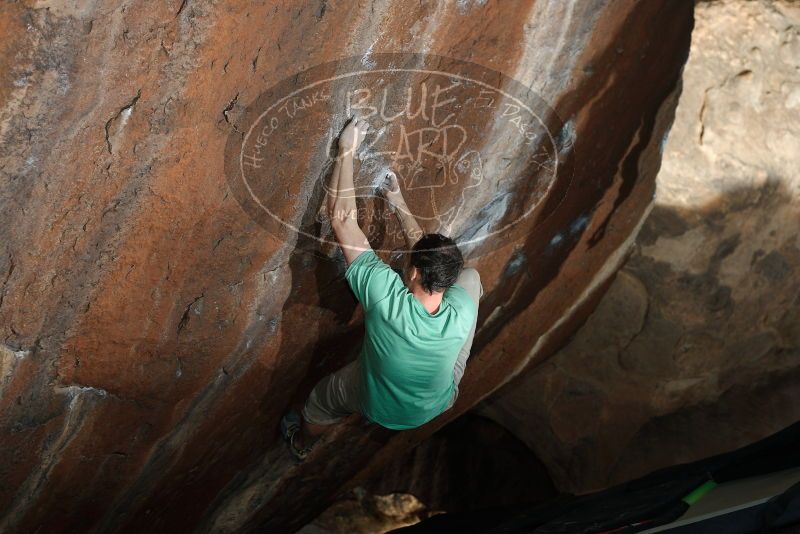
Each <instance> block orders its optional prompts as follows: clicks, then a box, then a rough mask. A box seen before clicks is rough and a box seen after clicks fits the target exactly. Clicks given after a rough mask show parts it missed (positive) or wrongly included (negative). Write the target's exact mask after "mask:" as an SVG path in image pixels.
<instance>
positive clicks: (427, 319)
mask: <svg viewBox="0 0 800 534" xmlns="http://www.w3.org/2000/svg"><path fill="white" fill-rule="evenodd" d="M345 278H346V279H347V281H348V282H349V284H350V287H351V288H352V289H353V291H354V292H355V294H356V297H357V298H358V300H359V301H360V302H361V303H362V305H363V306H364V314H365V323H366V335H365V337H364V344H363V346H362V349H361V353H360V356H359V358H360V359H361V391H360V395H359V397H360V401H361V410H362V413H363V414H364V415H365V416H366V417H367V418H368V419H370V420H372V421H374V422H376V423H379V424H381V425H382V426H385V427H387V428H392V429H397V430H401V429H406V428H414V427H417V426H420V425H422V424H424V423H426V422H427V421H429V420H431V419H433V418H434V417H436V416H437V415H438V414H440V413H441V412H442V411H444V410H445V409H446V408H447V407H448V405H449V403H450V400H451V398H452V396H453V392H454V381H453V368H454V366H455V363H456V358H457V357H458V353H459V350H460V349H461V348H462V347H463V346H464V343H465V341H466V339H467V337H468V335H469V333H470V329H471V327H472V324H473V323H474V321H475V317H476V315H477V306H476V304H475V302H474V301H473V299H472V298H471V297H470V296H469V294H468V293H467V291H466V290H465V289H464V288H463V287H461V286H459V285H458V284H455V285H453V286H451V287H450V288H448V289H447V290H446V291H445V292H444V295H443V297H442V302H441V305H440V306H439V309H438V310H436V312H435V313H433V314H431V313H429V312H428V311H427V310H426V309H425V307H424V306H423V305H422V303H420V302H419V300H417V298H416V297H415V296H414V295H413V294H412V293H411V292H409V291H408V289H407V288H406V286H405V284H404V283H403V281H402V280H401V279H400V277H399V275H398V274H397V273H396V272H395V271H393V270H392V269H391V268H390V267H389V266H388V265H386V264H385V263H384V262H383V261H382V260H381V259H380V258H378V256H377V255H376V254H375V252H374V251H372V250H367V251H364V252H362V253H361V254H360V255H359V256H358V258H356V259H355V261H353V262H352V263H351V264H350V265H349V266H348V268H347V271H346V272H345Z"/></svg>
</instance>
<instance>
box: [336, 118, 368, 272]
mask: <svg viewBox="0 0 800 534" xmlns="http://www.w3.org/2000/svg"><path fill="white" fill-rule="evenodd" d="M367 127H368V125H367V123H366V122H365V121H361V120H356V119H352V120H351V121H350V122H349V123H348V124H347V126H345V128H344V130H343V131H342V135H341V136H340V137H339V155H338V157H337V158H336V164H335V165H334V168H333V173H332V174H331V182H330V187H329V188H328V205H327V208H328V217H329V218H330V220H331V227H332V228H333V232H334V234H336V240H337V241H338V242H339V245H340V246H341V247H342V252H344V257H345V261H346V262H347V265H350V264H351V263H353V261H355V259H356V258H357V257H358V256H359V255H361V253H362V252H364V251H365V250H371V249H372V247H371V246H370V244H369V241H368V240H367V236H366V235H364V232H363V231H362V230H361V227H359V226H358V208H357V207H356V197H355V186H354V184H353V155H354V153H355V151H356V149H357V148H358V146H359V145H360V144H361V141H363V139H364V136H365V135H366V130H367Z"/></svg>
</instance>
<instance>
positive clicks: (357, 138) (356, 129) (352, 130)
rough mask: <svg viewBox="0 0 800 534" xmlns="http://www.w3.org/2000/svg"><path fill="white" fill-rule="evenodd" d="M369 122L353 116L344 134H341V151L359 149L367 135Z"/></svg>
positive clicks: (348, 151) (350, 151) (343, 131)
mask: <svg viewBox="0 0 800 534" xmlns="http://www.w3.org/2000/svg"><path fill="white" fill-rule="evenodd" d="M368 129H369V124H368V123H367V121H365V120H362V119H357V118H355V117H353V118H352V119H350V122H348V123H347V124H346V125H345V127H344V130H342V134H341V135H340V136H339V153H340V154H343V153H353V152H355V151H356V150H358V147H359V146H360V145H361V141H363V140H364V137H366V135H367V130H368Z"/></svg>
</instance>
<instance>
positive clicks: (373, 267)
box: [344, 250, 405, 310]
mask: <svg viewBox="0 0 800 534" xmlns="http://www.w3.org/2000/svg"><path fill="white" fill-rule="evenodd" d="M344 277H345V279H346V280H347V283H349V284H350V288H351V289H352V290H353V293H355V295H356V298H357V299H358V301H359V302H360V303H361V305H362V306H364V310H369V309H370V308H372V307H373V306H375V304H377V303H378V302H380V301H381V300H383V299H385V298H386V297H388V296H389V295H391V294H392V293H393V292H396V291H398V290H399V286H398V284H399V285H400V286H403V287H405V285H404V284H403V281H402V280H400V276H399V275H398V274H397V273H396V272H395V271H393V270H392V268H391V267H389V266H388V265H387V264H386V263H385V262H383V260H381V259H380V258H379V257H378V255H377V254H375V251H374V250H365V251H364V252H362V253H361V254H359V255H358V257H357V258H356V259H355V260H353V262H352V263H351V264H350V265H349V266H348V267H347V270H346V271H345V273H344Z"/></svg>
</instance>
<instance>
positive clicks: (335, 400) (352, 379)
mask: <svg viewBox="0 0 800 534" xmlns="http://www.w3.org/2000/svg"><path fill="white" fill-rule="evenodd" d="M359 364H360V360H359V359H358V358H356V359H355V360H353V361H352V362H350V363H349V364H347V365H345V366H344V367H342V368H341V369H339V370H338V371H336V372H334V373H331V374H329V375H327V376H325V377H323V378H322V379H321V380H320V381H319V382H317V385H316V386H314V389H313V390H311V393H310V394H309V396H308V398H307V399H306V402H305V406H303V409H302V411H301V415H302V417H303V424H302V425H301V432H300V436H299V437H300V438H301V443H298V446H300V447H304V446H306V445H310V444H311V443H312V442H314V441H316V439H317V438H318V437H319V436H320V435H321V434H322V433H324V432H325V431H327V430H328V429H329V428H331V425H333V424H335V423H338V422H339V421H341V420H342V419H344V418H345V417H347V416H348V415H350V414H352V413H355V412H358V411H359V403H358V386H359V380H361V374H360V373H361V369H360V365H359Z"/></svg>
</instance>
